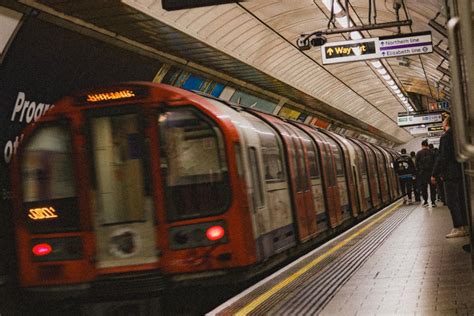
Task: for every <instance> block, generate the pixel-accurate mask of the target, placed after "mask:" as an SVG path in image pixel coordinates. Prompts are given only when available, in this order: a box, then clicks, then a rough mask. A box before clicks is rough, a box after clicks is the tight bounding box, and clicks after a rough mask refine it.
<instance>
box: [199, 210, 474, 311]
mask: <svg viewBox="0 0 474 316" xmlns="http://www.w3.org/2000/svg"><path fill="white" fill-rule="evenodd" d="M451 228H452V221H451V217H450V214H449V210H448V209H447V207H446V206H438V207H434V208H431V207H428V208H426V207H422V206H421V205H419V204H416V205H403V204H402V203H401V202H397V203H395V204H392V205H391V206H389V207H387V208H385V209H384V210H382V211H381V212H379V213H378V214H377V215H375V216H372V217H371V218H369V219H367V220H365V221H364V222H362V223H360V224H359V225H358V226H356V227H354V228H352V229H351V230H349V231H347V232H345V233H344V234H343V235H341V236H339V237H338V238H336V239H334V240H332V241H330V242H329V243H327V244H325V245H323V246H321V247H319V248H318V249H316V250H314V251H312V252H311V253H308V254H307V255H305V256H304V257H302V258H300V259H298V260H297V261H295V262H293V263H292V264H291V265H289V266H287V267H285V268H283V269H282V270H279V271H277V272H276V273H274V274H273V275H271V276H269V277H267V278H266V279H264V280H262V281H261V282H259V283H258V284H255V285H254V286H252V287H251V288H249V289H247V290H245V291H244V292H242V293H240V294H239V295H238V296H236V297H234V298H232V299H230V300H228V301H227V302H225V303H223V304H222V305H220V306H218V307H217V308H215V309H214V310H212V311H211V312H209V313H208V314H207V315H474V277H473V272H472V269H471V261H470V254H469V253H467V252H465V251H464V250H463V248H462V246H463V245H465V244H468V243H469V240H468V237H461V238H452V239H447V238H445V235H446V234H447V233H449V232H450V230H451Z"/></svg>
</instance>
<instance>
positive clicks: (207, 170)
mask: <svg viewBox="0 0 474 316" xmlns="http://www.w3.org/2000/svg"><path fill="white" fill-rule="evenodd" d="M159 126H160V142H161V143H160V152H161V171H162V174H163V179H164V182H165V183H164V186H165V197H166V201H165V204H166V210H167V216H168V219H170V220H181V219H187V218H196V217H204V216H209V215H214V214H218V213H222V212H224V211H225V209H226V208H227V207H228V205H229V204H230V184H229V179H228V171H227V161H226V156H225V144H224V137H223V134H222V132H221V131H220V129H219V128H218V126H217V125H216V124H215V123H214V122H212V121H211V120H209V119H207V118H206V117H205V116H204V115H202V114H201V113H199V112H198V111H196V110H193V109H190V108H182V109H176V110H169V111H167V112H164V113H162V114H161V115H160V116H159Z"/></svg>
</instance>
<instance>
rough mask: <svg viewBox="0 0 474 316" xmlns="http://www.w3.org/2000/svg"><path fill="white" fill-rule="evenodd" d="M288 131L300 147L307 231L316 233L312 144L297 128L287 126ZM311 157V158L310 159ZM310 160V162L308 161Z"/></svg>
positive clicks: (306, 135)
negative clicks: (293, 135)
mask: <svg viewBox="0 0 474 316" xmlns="http://www.w3.org/2000/svg"><path fill="white" fill-rule="evenodd" d="M288 127H289V128H290V129H292V130H293V131H294V132H295V133H296V135H297V136H298V138H299V141H300V143H301V146H302V154H303V155H301V156H300V157H301V159H300V160H301V168H302V169H303V171H304V175H305V176H304V183H303V186H304V192H305V194H304V199H305V206H306V212H307V218H308V219H309V222H308V223H307V224H308V230H309V231H310V232H316V231H317V219H316V207H315V204H314V202H315V200H314V197H313V188H312V184H311V178H312V174H313V175H314V169H312V167H314V164H315V161H314V158H315V152H314V147H313V143H312V141H311V138H310V137H309V136H308V134H306V133H305V132H303V131H302V130H300V129H299V128H297V127H296V126H293V125H289V126H288ZM310 157H311V158H310ZM310 159H312V161H310Z"/></svg>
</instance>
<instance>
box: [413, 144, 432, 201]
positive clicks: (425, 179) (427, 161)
mask: <svg viewBox="0 0 474 316" xmlns="http://www.w3.org/2000/svg"><path fill="white" fill-rule="evenodd" d="M433 166H434V157H433V153H432V152H431V150H430V149H429V147H428V140H426V139H424V140H423V141H422V142H421V150H420V151H418V152H417V153H416V170H417V172H418V174H417V177H418V181H419V182H418V183H419V185H420V186H419V190H420V193H421V196H422V197H423V206H429V204H428V186H429V187H430V197H431V206H432V207H436V187H435V185H433V184H432V183H431V172H432V171H433Z"/></svg>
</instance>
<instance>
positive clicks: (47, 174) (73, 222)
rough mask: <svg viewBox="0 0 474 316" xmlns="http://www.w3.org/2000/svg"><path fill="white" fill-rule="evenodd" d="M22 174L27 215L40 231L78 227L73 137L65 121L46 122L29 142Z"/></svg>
mask: <svg viewBox="0 0 474 316" xmlns="http://www.w3.org/2000/svg"><path fill="white" fill-rule="evenodd" d="M21 157H22V160H21V176H22V189H23V205H24V215H25V218H26V219H27V222H28V223H29V228H30V230H32V231H33V232H37V233H40V232H41V233H49V232H58V231H69V230H76V229H78V228H79V211H78V207H77V197H76V181H75V177H74V161H73V152H72V137H71V133H70V129H69V127H67V125H66V124H61V123H60V124H54V125H53V124H45V125H44V126H40V127H39V128H38V129H37V130H36V132H35V134H33V135H32V136H31V138H29V139H28V140H27V141H26V144H25V146H24V149H23V152H22V156H21Z"/></svg>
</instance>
